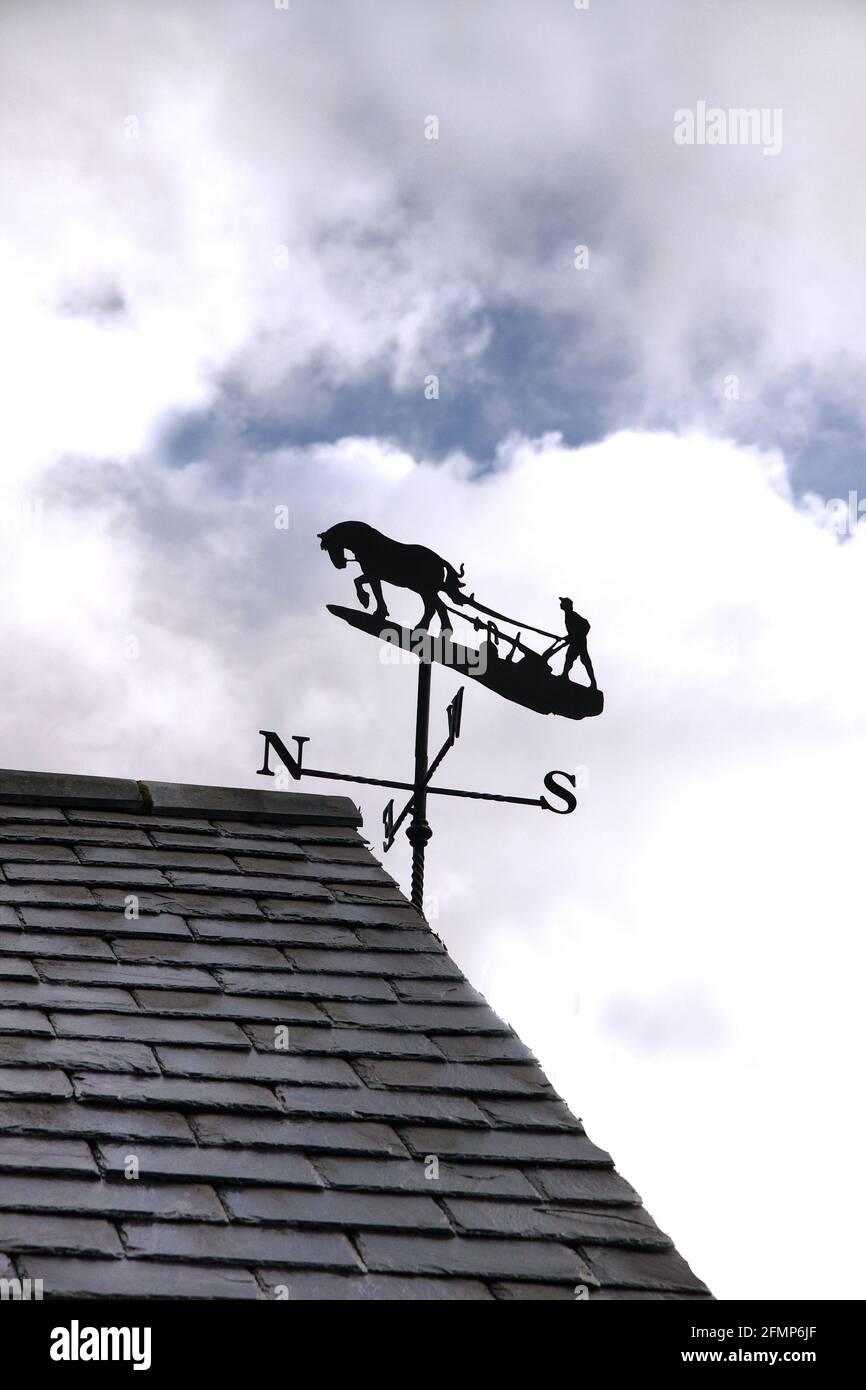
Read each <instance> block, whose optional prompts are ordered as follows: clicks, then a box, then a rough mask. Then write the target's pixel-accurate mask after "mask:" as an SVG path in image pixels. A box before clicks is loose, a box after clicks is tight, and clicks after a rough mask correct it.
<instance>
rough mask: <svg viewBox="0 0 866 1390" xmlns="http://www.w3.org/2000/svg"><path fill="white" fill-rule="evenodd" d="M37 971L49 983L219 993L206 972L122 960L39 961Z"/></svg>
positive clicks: (213, 980) (215, 984) (214, 982)
mask: <svg viewBox="0 0 866 1390" xmlns="http://www.w3.org/2000/svg"><path fill="white" fill-rule="evenodd" d="M38 965H39V972H40V974H41V975H42V976H43V977H44V979H46V980H47V981H48V982H49V983H52V984H63V983H65V982H66V981H69V982H71V983H73V984H75V983H77V984H82V985H83V984H111V983H115V984H117V985H120V986H122V987H125V988H127V989H142V988H144V989H150V990H161V989H172V990H178V989H182V990H193V991H196V990H209V991H211V992H213V993H218V992H219V985H218V984H217V982H216V980H215V979H214V977H213V976H212V975H209V974H208V973H207V971H205V970H191V969H184V968H183V967H180V966H178V967H177V968H175V967H174V966H170V965H167V966H158V965H129V964H127V963H126V962H124V961H119V960H113V961H111V962H110V963H108V962H103V961H94V962H90V961H87V962H79V961H42V960H40V961H39V962H38Z"/></svg>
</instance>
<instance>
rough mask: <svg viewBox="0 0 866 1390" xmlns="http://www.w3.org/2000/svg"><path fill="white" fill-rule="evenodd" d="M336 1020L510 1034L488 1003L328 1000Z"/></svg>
mask: <svg viewBox="0 0 866 1390" xmlns="http://www.w3.org/2000/svg"><path fill="white" fill-rule="evenodd" d="M322 1007H323V1008H324V1010H325V1012H326V1014H327V1015H328V1017H329V1018H331V1019H333V1020H334V1022H335V1023H350V1024H357V1025H358V1027H361V1028H377V1029H386V1030H387V1029H391V1028H405V1029H408V1030H410V1031H411V1030H416V1029H417V1030H418V1031H419V1032H422V1033H427V1032H432V1033H444V1032H448V1033H450V1032H462V1033H508V1032H510V1029H509V1028H507V1027H506V1025H505V1024H504V1023H503V1022H502V1020H501V1019H500V1018H497V1017H496V1014H495V1013H494V1012H493V1010H492V1009H488V1008H487V1006H486V1005H483V1006H482V1005H479V1006H477V1007H473V1006H472V1005H471V1004H465V1005H457V1006H455V1007H454V1008H451V1007H449V1006H448V1005H446V1004H355V1003H351V1002H348V1001H347V1002H345V1003H344V1002H342V1001H341V1000H338V999H335V1000H329V1001H328V1002H327V1003H325V1004H323V1005H322Z"/></svg>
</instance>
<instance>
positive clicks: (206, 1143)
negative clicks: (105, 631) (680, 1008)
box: [0, 772, 709, 1299]
mask: <svg viewBox="0 0 866 1390" xmlns="http://www.w3.org/2000/svg"><path fill="white" fill-rule="evenodd" d="M359 826H360V817H359V815H358V811H357V809H356V807H355V806H354V805H353V804H352V802H350V801H348V800H346V799H344V798H340V797H319V796H309V795H292V794H288V793H280V792H260V791H248V790H241V789H229V788H210V787H184V786H171V785H161V784H153V783H151V784H149V785H145V784H144V783H135V782H128V781H122V780H112V779H103V778H83V777H66V776H52V775H49V774H36V773H17V772H0V866H2V875H0V1278H3V1277H4V1276H5V1277H13V1276H17V1277H19V1278H22V1279H23V1278H27V1277H29V1278H32V1279H36V1278H41V1279H42V1280H43V1287H44V1295H45V1297H72V1296H79V1295H83V1296H94V1297H124V1296H138V1297H153V1298H253V1299H255V1298H267V1297H285V1296H288V1297H290V1298H300V1299H404V1298H407V1299H408V1298H412V1299H513V1298H528V1299H535V1298H540V1299H545V1298H570V1299H573V1298H574V1297H575V1288H576V1286H583V1287H584V1288H586V1289H587V1290H588V1291H589V1292H588V1296H589V1297H590V1298H594V1299H614V1298H700V1297H709V1294H708V1292H707V1290H706V1288H705V1286H704V1285H703V1284H702V1283H701V1282H700V1281H699V1280H698V1279H697V1278H695V1276H694V1275H693V1274H692V1273H691V1271H690V1269H689V1267H688V1265H687V1264H686V1263H685V1261H684V1260H683V1259H682V1258H681V1256H680V1255H679V1254H678V1253H677V1252H676V1250H675V1249H674V1248H673V1246H672V1243H671V1241H670V1240H669V1239H668V1238H667V1236H665V1235H664V1234H663V1233H662V1232H661V1231H660V1230H659V1229H658V1227H657V1226H656V1225H655V1224H654V1222H653V1221H652V1219H651V1218H650V1217H649V1216H648V1215H647V1213H646V1211H645V1210H644V1209H643V1207H642V1206H641V1204H640V1199H639V1197H638V1196H637V1194H636V1193H635V1191H634V1190H633V1189H632V1188H631V1187H630V1186H629V1184H628V1183H627V1182H625V1181H624V1179H623V1178H621V1177H620V1176H619V1175H618V1174H617V1173H616V1171H615V1170H614V1167H613V1163H612V1160H611V1158H610V1157H609V1155H608V1154H607V1153H605V1152H604V1151H603V1150H602V1149H600V1148H597V1147H596V1145H595V1144H593V1143H592V1142H591V1141H590V1139H589V1138H588V1137H587V1135H586V1134H585V1132H584V1129H583V1126H582V1125H581V1123H580V1122H579V1121H578V1120H576V1119H575V1118H574V1117H573V1116H572V1115H571V1114H570V1112H569V1111H568V1109H567V1108H566V1106H565V1105H564V1104H563V1103H562V1101H561V1100H560V1099H559V1098H558V1096H557V1095H556V1094H555V1092H554V1091H553V1089H552V1088H551V1086H550V1085H549V1083H548V1081H547V1080H546V1078H545V1076H544V1075H543V1073H542V1071H541V1069H540V1067H539V1065H538V1063H537V1062H536V1061H535V1059H534V1058H533V1057H532V1055H531V1054H530V1052H529V1051H528V1049H527V1048H526V1047H524V1045H523V1044H522V1043H521V1042H520V1040H519V1039H518V1038H517V1036H516V1035H515V1033H514V1032H513V1031H512V1029H511V1028H509V1027H508V1025H507V1024H506V1023H504V1022H503V1021H502V1020H501V1019H500V1018H498V1017H497V1016H496V1015H495V1014H494V1013H493V1011H492V1010H491V1009H490V1008H489V1007H488V1005H487V1004H486V1002H485V1001H484V999H482V997H481V996H480V995H479V994H478V993H477V992H476V991H475V990H474V989H473V988H472V986H471V985H470V984H469V983H468V981H467V980H466V979H465V978H464V977H463V975H462V974H461V972H460V970H459V969H458V968H457V966H456V965H455V964H454V962H453V961H452V960H451V958H450V957H449V955H448V954H447V952H446V951H445V949H444V947H443V945H442V943H441V941H440V940H439V939H438V937H437V936H436V935H434V933H433V932H432V931H431V929H430V927H429V926H428V925H427V923H426V922H424V921H423V919H422V918H421V917H420V916H419V915H418V914H416V912H415V911H414V910H413V909H412V907H411V906H410V905H409V904H408V903H407V902H406V900H405V899H404V898H403V897H402V895H401V894H400V892H399V890H398V888H397V886H396V885H395V884H394V882H393V880H392V879H391V878H390V877H389V875H388V874H387V873H385V872H384V870H383V869H382V868H381V866H380V865H379V863H378V862H377V861H376V859H375V858H374V857H373V855H372V854H371V852H370V850H369V848H368V847H367V845H366V843H365V842H364V840H363V839H362V837H361V835H360V833H359ZM136 914H137V915H136ZM281 1030H282V1031H281ZM285 1030H287V1032H288V1039H287V1044H288V1045H287V1046H286V1047H284V1046H283V1045H284V1044H285V1043H286V1036H285ZM437 1162H438V1177H433V1176H430V1177H428V1173H430V1174H432V1173H433V1172H434V1171H435V1165H436V1163H437ZM136 1170H137V1174H138V1176H137V1177H131V1176H127V1174H128V1173H132V1172H134V1171H136Z"/></svg>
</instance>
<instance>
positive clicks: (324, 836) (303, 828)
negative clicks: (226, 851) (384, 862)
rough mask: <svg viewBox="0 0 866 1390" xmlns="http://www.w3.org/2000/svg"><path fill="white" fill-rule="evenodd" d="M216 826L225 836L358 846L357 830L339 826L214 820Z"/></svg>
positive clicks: (302, 843) (293, 842)
mask: <svg viewBox="0 0 866 1390" xmlns="http://www.w3.org/2000/svg"><path fill="white" fill-rule="evenodd" d="M213 824H214V826H215V827H216V829H217V830H219V831H220V832H221V833H222V834H223V835H241V836H243V837H249V838H258V839H261V840H287V841H289V842H290V843H291V844H301V845H306V844H315V845H356V844H358V843H359V835H358V832H357V830H355V829H354V828H352V827H350V826H339V825H301V824H298V825H292V826H287V825H259V824H254V823H252V822H250V821H243V820H220V819H214V821H213Z"/></svg>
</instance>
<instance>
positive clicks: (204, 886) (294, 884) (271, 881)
mask: <svg viewBox="0 0 866 1390" xmlns="http://www.w3.org/2000/svg"><path fill="white" fill-rule="evenodd" d="M139 872H141V873H144V872H147V871H146V870H143V869H142V870H139ZM168 873H169V876H170V878H171V881H172V883H173V884H174V885H175V887H176V888H179V889H181V890H183V889H186V890H188V891H189V892H191V893H194V892H196V891H198V892H207V893H215V894H231V893H239V894H242V893H246V894H252V895H253V896H255V897H258V896H259V895H260V894H261V895H264V894H269V895H271V896H272V897H276V898H302V899H303V900H304V901H306V902H317V901H318V902H330V899H331V895H330V893H329V892H328V890H327V888H325V887H323V885H322V884H321V883H320V882H314V881H313V880H312V879H298V880H297V881H295V880H293V879H288V878H271V877H266V876H265V875H263V874H257V875H253V874H216V873H196V872H194V871H193V870H190V869H169V870H168ZM218 910H219V909H216V908H211V911H212V912H213V911H218Z"/></svg>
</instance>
